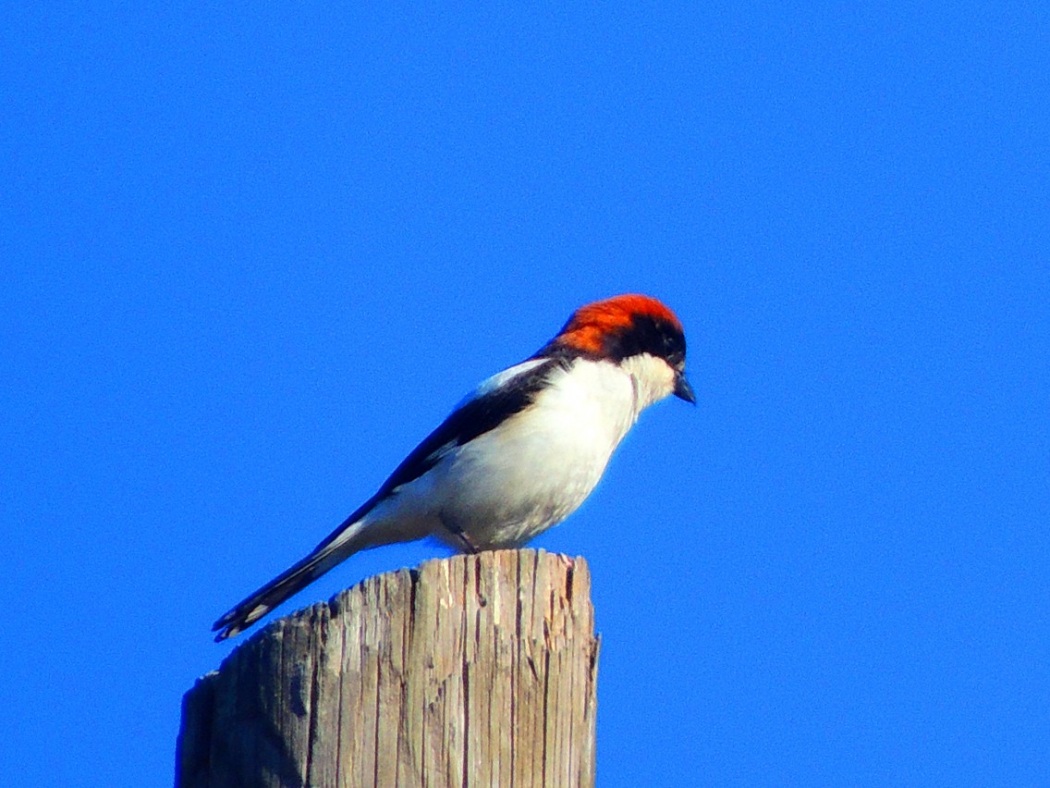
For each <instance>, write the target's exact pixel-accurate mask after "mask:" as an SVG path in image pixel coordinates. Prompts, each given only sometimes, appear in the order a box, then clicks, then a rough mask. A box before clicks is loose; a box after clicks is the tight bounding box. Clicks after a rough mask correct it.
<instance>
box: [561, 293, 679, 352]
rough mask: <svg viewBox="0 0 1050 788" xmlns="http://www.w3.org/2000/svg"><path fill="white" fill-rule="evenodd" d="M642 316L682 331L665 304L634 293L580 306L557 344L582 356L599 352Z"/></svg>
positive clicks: (562, 331)
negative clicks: (617, 333)
mask: <svg viewBox="0 0 1050 788" xmlns="http://www.w3.org/2000/svg"><path fill="white" fill-rule="evenodd" d="M639 317H649V318H652V319H653V320H657V321H661V322H666V323H669V324H670V325H672V326H674V327H675V328H676V329H677V330H678V331H681V330H682V324H681V322H679V320H678V318H677V317H676V316H675V314H674V312H672V311H671V310H670V309H668V308H667V307H666V306H664V305H663V304H662V303H660V302H659V301H657V300H656V299H655V298H650V297H649V296H645V295H637V294H633V293H631V294H627V295H618V296H613V297H612V298H606V299H605V300H603V301H595V302H594V303H592V304H586V305H585V306H581V307H580V308H579V309H577V310H576V311H575V312H574V313H573V315H572V317H570V318H569V322H568V323H566V324H565V327H564V328H562V330H561V331H560V332H559V333H558V336H557V337H555V339H554V342H555V343H557V344H559V345H563V346H567V347H571V348H573V349H575V350H579V351H581V352H583V353H600V352H601V351H602V349H603V347H604V346H605V340H606V338H607V337H608V336H609V335H610V334H613V333H616V332H618V331H624V330H626V329H629V328H630V327H631V325H632V324H633V323H634V321H635V320H636V319H637V318H639Z"/></svg>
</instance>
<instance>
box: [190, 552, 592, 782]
mask: <svg viewBox="0 0 1050 788" xmlns="http://www.w3.org/2000/svg"><path fill="white" fill-rule="evenodd" d="M597 659H598V639H597V638H596V636H595V634H594V612H593V608H592V605H591V600H590V573H589V570H588V568H587V564H586V563H585V562H584V561H583V559H581V558H576V559H574V560H570V559H568V558H566V557H564V556H559V555H554V554H551V553H547V552H544V551H542V550H539V551H537V550H500V551H492V552H484V553H480V554H478V555H464V556H455V557H453V558H448V559H443V560H436V561H428V562H426V563H424V564H422V565H421V566H420V567H419V569H418V570H407V569H403V570H400V571H397V572H391V573H389V574H384V575H379V576H377V577H373V578H370V579H368V580H365V581H364V582H362V583H360V584H359V585H357V586H355V587H354V588H352V589H349V590H347V591H343V592H342V593H340V594H338V595H336V596H335V597H334V598H333V599H332V600H330V601H329V602H327V603H319V604H316V605H313V606H312V607H309V608H306V609H304V610H301V611H299V612H297V613H295V614H293V615H291V616H288V617H286V618H282V619H280V620H277V621H275V622H273V623H272V624H270V625H269V626H267V627H266V628H265V629H263V630H262V631H261V632H258V633H257V634H255V635H254V636H252V637H251V638H249V639H248V640H247V642H245V643H244V644H243V645H241V646H240V647H239V648H237V649H236V650H235V651H234V652H233V653H232V654H230V656H229V657H227V659H226V660H225V661H224V662H223V663H222V666H221V667H220V668H219V670H218V671H216V672H213V673H209V674H208V675H206V676H204V677H203V678H201V679H199V680H198V681H197V683H196V685H195V686H194V687H193V688H192V689H191V690H190V691H189V692H187V693H186V697H185V699H184V701H183V715H182V727H181V730H180V732H179V740H178V748H177V754H176V784H177V785H178V786H185V787H189V786H193V787H194V788H196V787H198V786H211V787H216V786H372V785H377V786H416V785H420V786H484V787H485V788H488V786H577V785H580V786H590V785H593V784H594V772H595V711H596V689H597V688H596V675H597Z"/></svg>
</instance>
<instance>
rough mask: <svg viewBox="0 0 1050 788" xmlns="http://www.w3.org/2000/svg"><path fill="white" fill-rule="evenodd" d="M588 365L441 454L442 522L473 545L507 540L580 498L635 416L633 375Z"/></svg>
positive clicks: (519, 539)
mask: <svg viewBox="0 0 1050 788" xmlns="http://www.w3.org/2000/svg"><path fill="white" fill-rule="evenodd" d="M592 366H593V367H594V368H593V369H590V368H588V369H587V370H586V371H584V370H581V369H580V368H576V369H575V370H574V371H573V373H572V374H570V375H565V374H564V373H559V377H558V378H557V379H556V380H554V381H553V385H552V386H551V387H550V388H549V389H547V390H545V391H544V392H542V393H541V394H540V395H539V397H538V398H537V400H536V402H535V403H534V405H533V406H532V407H531V408H527V409H526V410H525V411H522V412H521V413H519V414H516V415H515V416H513V417H511V418H510V419H509V420H508V421H507V422H505V423H504V424H502V425H500V426H499V427H497V428H496V429H494V430H492V431H491V432H488V433H486V434H484V435H482V436H479V437H478V438H476V439H475V440H473V441H471V442H470V443H469V444H467V445H466V446H463V447H461V449H460V450H459V451H457V452H454V453H453V454H452V455H450V456H448V457H447V458H446V459H447V464H445V463H442V464H443V465H444V466H445V467H444V468H442V472H441V476H442V477H443V478H442V479H441V482H440V483H439V484H438V485H437V486H438V487H439V488H440V489H441V490H443V491H444V492H446V493H447V494H446V495H445V496H442V500H441V509H440V518H441V520H442V523H443V525H444V527H445V528H447V529H449V530H450V531H452V532H453V533H455V532H456V531H459V532H461V533H462V534H464V535H465V536H466V538H467V540H468V541H469V543H470V544H471V545H473V546H474V547H477V548H481V549H484V548H492V547H511V546H514V545H518V544H521V543H523V542H525V541H527V540H528V539H529V538H531V537H533V536H535V535H536V534H538V533H540V532H541V531H543V530H546V529H547V528H550V527H551V526H552V525H555V524H557V523H559V522H561V521H562V520H563V519H565V518H566V517H567V516H568V515H570V514H572V512H574V511H575V510H576V509H577V507H579V505H580V504H581V503H583V501H584V500H585V499H586V498H587V496H588V495H589V494H590V493H591V491H592V490H593V489H594V487H595V485H596V484H597V483H598V480H599V479H600V478H601V476H602V473H603V472H604V471H605V467H606V465H607V463H608V461H609V458H610V456H611V455H612V453H613V450H614V449H615V448H616V446H617V445H618V444H619V442H620V441H621V440H622V439H623V436H624V435H625V434H626V433H627V430H629V429H630V427H631V425H632V424H633V423H634V421H635V419H636V418H637V412H636V410H635V407H636V401H635V394H634V390H633V386H632V384H631V381H630V379H629V378H628V377H627V376H626V375H624V374H623V373H622V372H620V371H619V370H617V369H615V368H614V367H612V366H611V365H605V364H601V365H592ZM581 373H583V374H581ZM453 541H454V542H455V541H456V540H455V539H453ZM459 546H462V543H461V542H459Z"/></svg>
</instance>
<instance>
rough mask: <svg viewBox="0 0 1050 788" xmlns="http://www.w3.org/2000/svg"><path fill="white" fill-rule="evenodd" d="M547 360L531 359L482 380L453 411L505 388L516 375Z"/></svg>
mask: <svg viewBox="0 0 1050 788" xmlns="http://www.w3.org/2000/svg"><path fill="white" fill-rule="evenodd" d="M549 360H550V359H546V358H532V359H529V360H528V361H522V362H521V363H520V364H515V365H514V366H513V367H507V368H506V369H505V370H503V371H502V372H497V373H496V374H495V375H493V376H492V377H491V378H488V379H487V380H483V381H482V382H481V383H480V384H479V385H478V387H477V388H476V389H474V390H473V391H472V392H470V393H469V394H468V395H467V396H465V397H464V398H463V399H461V400H460V401H459V402H457V403H456V408H455V409H456V410H458V409H459V408H461V407H463V406H464V405H466V404H467V403H468V402H470V401H472V400H476V399H477V398H478V397H483V396H485V395H486V394H490V393H491V392H493V391H495V390H496V389H498V388H500V387H501V386H505V385H506V384H507V383H509V382H510V381H512V380H514V378H516V377H517V376H518V375H523V374H525V373H526V372H528V371H529V370H532V369H535V368H536V367H538V366H539V365H540V364H546V363H547V362H548V361H549Z"/></svg>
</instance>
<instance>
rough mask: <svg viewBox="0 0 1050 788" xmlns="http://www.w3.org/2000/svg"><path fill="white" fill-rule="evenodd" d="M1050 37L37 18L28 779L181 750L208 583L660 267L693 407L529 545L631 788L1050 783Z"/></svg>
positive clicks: (23, 77)
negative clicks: (684, 353) (555, 573)
mask: <svg viewBox="0 0 1050 788" xmlns="http://www.w3.org/2000/svg"><path fill="white" fill-rule="evenodd" d="M1048 41H1050V14H1048V13H1047V12H1046V11H1045V10H1038V6H1037V5H1033V4H1021V3H1009V2H1008V3H999V4H994V7H989V6H988V5H987V4H977V3H952V4H944V7H915V5H914V4H903V3H902V4H895V3H884V4H879V5H878V6H875V7H870V8H860V7H858V6H857V5H856V4H846V3H843V4H830V3H815V4H809V5H807V6H805V7H800V8H792V7H790V6H785V5H784V4H782V3H768V4H754V3H732V4H714V5H711V4H708V5H707V6H706V7H704V8H703V9H697V8H695V7H694V4H683V5H670V4H668V5H663V6H660V7H659V8H655V9H654V8H640V7H637V6H633V5H632V6H627V5H626V4H625V5H623V6H615V5H606V6H602V7H597V6H587V7H578V8H573V9H565V8H562V9H554V8H551V7H547V6H533V7H529V8H521V7H518V6H512V5H499V6H491V7H489V8H488V10H485V11H479V10H477V9H474V8H471V7H467V6H460V7H456V8H453V7H443V8H441V9H430V10H421V9H419V8H416V7H413V6H409V5H405V6H401V7H398V8H391V7H381V8H368V9H362V10H358V11H354V12H351V11H333V10H326V9H321V8H317V7H313V6H301V5H297V6H292V5H280V6H273V5H271V6H269V7H264V8H253V9H251V10H250V11H245V12H243V13H240V12H231V11H225V10H221V9H208V10H201V9H197V8H194V7H187V6H181V5H180V6H171V5H170V4H169V5H164V6H161V5H155V6H154V5H150V4H139V5H118V4H105V3H104V4H93V5H90V6H88V5H83V4H64V5H57V4H55V5H52V4H47V5H32V4H30V5H27V6H25V7H17V8H16V7H11V8H9V9H7V10H6V11H5V13H4V21H3V23H2V25H0V77H2V78H0V112H2V117H3V118H4V121H3V123H2V124H0V184H2V188H0V258H2V260H3V263H2V266H0V347H2V348H3V350H2V353H0V358H2V359H3V361H2V366H3V368H4V373H3V379H4V381H5V383H4V385H3V386H2V387H0V490H2V495H0V522H2V524H3V534H4V542H5V548H6V549H5V550H4V553H3V555H4V556H5V557H4V558H3V559H2V560H3V575H4V580H3V582H2V583H0V616H2V617H3V628H4V632H5V634H4V648H3V651H4V655H5V656H4V658H3V664H4V669H3V671H0V708H3V709H4V712H3V718H2V719H3V720H4V722H3V727H4V729H5V731H6V733H5V735H4V736H3V737H0V765H2V767H3V773H4V774H17V775H19V776H20V777H21V778H22V779H21V780H20V783H21V784H25V785H38V784H39V785H42V784H53V785H64V786H76V785H99V786H102V785H116V784H124V785H167V784H170V781H171V775H172V771H173V753H174V742H175V735H176V732H177V729H178V722H179V711H180V710H179V704H180V699H181V695H182V693H183V692H184V691H185V690H186V689H188V688H189V687H190V686H191V685H192V683H193V681H194V679H195V677H196V676H198V675H200V674H202V673H204V672H206V671H208V670H210V669H212V668H214V667H216V666H217V665H218V663H219V662H220V660H221V659H222V658H223V657H224V656H225V655H226V654H227V653H228V652H229V650H230V648H231V646H230V645H221V646H220V645H216V644H214V643H212V641H211V637H210V634H209V631H208V630H209V627H210V624H211V622H212V621H213V620H214V619H215V618H216V617H217V616H218V615H219V614H220V613H222V612H223V611H224V610H226V609H227V608H228V607H229V606H230V605H231V604H233V603H234V602H236V601H237V600H239V599H240V598H241V597H243V596H244V595H245V594H246V593H247V592H249V591H251V590H252V589H254V588H256V587H257V586H258V585H259V584H260V583H262V582H264V581H265V580H267V579H269V578H270V577H272V576H273V575H274V574H276V573H277V572H279V571H280V570H282V569H283V568H285V567H286V566H287V565H289V564H290V563H292V562H293V561H294V560H295V559H297V558H299V557H300V556H301V555H302V554H303V553H304V552H305V551H306V550H308V549H309V548H310V547H312V546H313V545H314V544H316V543H317V542H318V541H319V540H320V539H321V538H322V537H324V536H325V535H326V534H328V533H329V531H330V530H331V529H332V527H334V525H336V524H337V523H338V522H339V521H341V520H342V518H343V517H344V516H345V515H346V514H347V513H349V512H350V511H351V510H352V509H353V508H355V507H356V506H357V505H358V504H359V503H360V502H361V501H362V500H364V499H365V498H367V497H368V496H369V495H371V493H372V492H373V491H374V489H375V488H376V487H377V486H378V485H379V484H380V483H381V482H382V481H383V479H384V478H385V476H386V475H387V473H388V472H389V471H390V470H392V469H393V467H394V466H395V465H396V464H397V462H398V461H399V460H400V459H401V458H402V457H403V456H404V454H405V453H406V452H407V451H408V450H410V449H411V448H412V447H413V446H414V445H415V444H416V442H417V441H418V440H419V439H421V438H422V437H423V436H424V435H425V434H426V433H427V432H429V430H430V429H431V428H432V427H433V426H434V425H436V423H437V422H438V421H439V420H440V419H441V418H443V417H444V415H445V414H446V413H447V412H448V410H449V409H450V408H451V406H452V405H453V404H454V403H455V402H457V401H458V400H459V398H460V397H461V396H462V395H463V394H464V393H465V392H466V391H468V390H470V389H471V388H472V387H473V386H474V385H475V384H476V383H477V382H478V381H480V380H481V379H482V378H484V377H486V376H488V375H490V374H492V373H493V372H495V371H497V370H499V369H501V368H502V367H505V366H508V365H510V364H512V363H514V362H516V361H518V360H520V359H522V358H524V357H525V356H527V355H529V354H531V353H532V352H533V351H535V350H536V349H537V348H538V347H539V346H540V345H541V344H543V342H545V341H546V340H547V339H548V338H549V337H550V335H551V334H552V333H553V332H554V331H556V330H557V328H558V327H559V326H560V325H561V324H562V322H563V321H564V320H565V318H566V317H567V316H568V314H569V313H570V312H571V310H572V309H573V308H574V307H575V306H577V305H579V304H581V303H584V302H587V301H590V300H594V299H596V298H601V297H605V296H608V295H612V294H616V293H621V292H631V291H641V292H646V293H649V294H652V295H654V296H657V297H659V298H661V299H663V300H665V301H666V302H667V303H668V304H670V305H671V306H672V308H674V309H675V311H676V312H677V313H678V314H679V316H680V317H681V319H682V321H683V322H684V324H685V326H686V330H687V336H688V339H689V369H690V376H691V379H692V381H693V384H694V387H695V388H696V391H697V396H698V407H696V408H690V407H688V406H687V405H685V404H683V403H680V402H678V401H671V402H667V403H663V404H661V405H659V406H657V407H654V408H653V409H651V410H650V411H648V412H647V413H646V414H645V415H644V416H643V418H642V420H641V422H640V423H639V425H638V426H637V427H636V429H635V430H634V432H633V433H632V434H631V435H630V436H629V438H628V440H627V441H626V442H625V444H624V445H623V446H622V448H621V450H620V451H619V453H618V454H617V455H616V457H615V458H614V461H613V463H612V465H611V467H610V469H609V471H608V473H607V475H606V477H605V480H604V481H603V483H602V484H601V485H600V487H599V489H598V491H597V492H596V494H595V495H594V496H593V497H592V498H591V499H590V500H589V501H588V502H587V503H586V504H585V505H584V507H583V508H582V509H581V510H580V511H579V512H578V513H577V514H576V515H575V516H574V517H572V518H571V519H570V520H569V521H567V522H566V523H564V524H563V525H561V526H559V527H558V528H556V529H554V530H553V531H551V532H549V533H547V534H545V535H544V536H542V537H541V538H540V539H538V540H537V541H536V544H537V545H538V546H542V547H544V548H546V549H549V550H558V551H564V552H567V553H570V554H576V555H583V556H585V557H586V558H587V559H588V561H589V562H590V564H591V568H592V571H593V574H594V601H595V605H596V609H597V620H598V626H599V629H600V631H601V634H602V638H603V648H602V656H601V664H600V684H599V693H600V694H599V702H600V709H599V720H598V738H599V741H598V748H599V749H598V768H599V780H600V784H601V785H606V786H618V785H623V786H633V785H640V784H647V785H681V784H685V783H686V781H689V782H694V781H696V780H700V781H701V782H704V783H709V784H726V783H734V784H857V785H879V784H909V785H945V784H956V785H959V784H966V783H971V782H972V783H982V784H989V783H999V784H1021V783H1033V782H1037V781H1039V780H1041V779H1045V777H1046V775H1047V774H1048V773H1050V755H1048V751H1047V746H1046V742H1047V736H1048V733H1050V702H1048V698H1050V675H1048V667H1047V666H1048V665H1050V633H1048V625H1050V537H1048V534H1047V523H1048V518H1050V419H1048V414H1050V394H1048V392H1050V265H1048V262H1047V261H1048V251H1050V209H1048V204H1050V202H1048V186H1050V152H1048V145H1050V143H1048V140H1050V122H1048V121H1050V113H1048V110H1047V106H1048V103H1047V96H1048V95H1050V62H1048V61H1050V57H1048V54H1047V53H1048V52H1050V47H1048ZM440 554H442V551H441V550H440V549H439V548H437V547H435V546H434V545H428V544H420V545H412V546H406V547H392V548H386V549H383V550H378V551H373V552H371V553H368V554H364V555H360V556H357V557H355V558H353V559H351V560H350V561H348V562H347V563H346V564H344V565H343V566H341V567H340V568H339V569H338V570H336V571H334V572H332V573H331V574H330V575H329V576H328V577H326V578H324V580H322V581H321V582H318V583H317V584H316V585H314V586H312V587H310V588H309V590H307V591H305V592H304V593H303V594H301V595H299V596H298V597H296V598H295V600H294V602H293V603H292V604H291V605H287V606H285V607H284V608H282V611H281V612H283V613H287V612H290V611H291V610H292V609H294V608H295V607H298V606H302V605H305V604H308V603H311V602H313V601H316V600H319V599H322V598H327V597H328V596H329V595H331V594H333V593H335V592H336V591H337V590H339V589H340V588H343V587H346V586H348V585H351V584H353V583H355V582H356V581H357V580H359V579H361V578H362V577H365V576H368V575H370V574H373V573H375V572H379V571H384V570H389V569H395V568H398V567H400V566H403V565H412V564H415V563H418V562H419V561H421V560H423V559H425V558H427V557H430V556H435V555H440Z"/></svg>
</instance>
